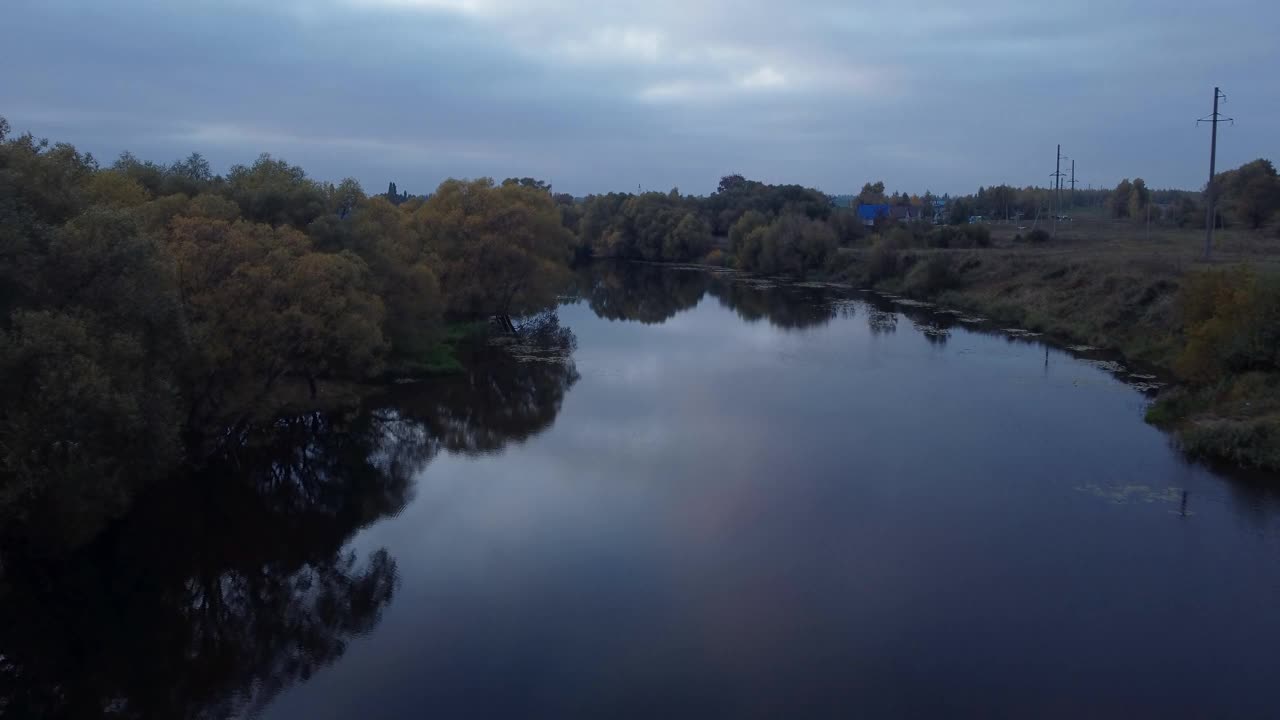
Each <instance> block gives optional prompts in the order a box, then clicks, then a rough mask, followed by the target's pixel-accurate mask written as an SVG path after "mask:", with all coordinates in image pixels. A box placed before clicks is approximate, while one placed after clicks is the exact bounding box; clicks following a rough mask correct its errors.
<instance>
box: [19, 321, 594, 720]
mask: <svg viewBox="0 0 1280 720" xmlns="http://www.w3.org/2000/svg"><path fill="white" fill-rule="evenodd" d="M559 337H560V338H561V340H562V341H564V340H566V339H567V340H568V341H571V340H572V336H571V334H568V333H566V332H563V331H560V332H559ZM561 349H562V350H563V349H564V348H561ZM548 357H551V358H552V359H547V360H544V361H529V360H527V359H526V361H524V362H522V361H520V360H518V359H516V357H514V356H513V354H512V353H510V352H507V351H506V350H504V349H502V348H492V347H479V348H475V349H474V350H472V351H471V354H470V357H469V368H470V369H469V370H468V372H466V373H465V374H463V375H462V376H460V377H457V378H451V379H450V380H448V381H447V382H438V383H437V382H432V383H422V384H418V385H407V386H400V387H398V388H397V389H396V390H395V391H394V392H392V393H388V394H387V395H385V396H383V397H381V398H378V399H376V400H375V401H374V402H372V403H371V405H372V407H371V408H369V409H367V410H363V411H349V412H316V413H311V414H307V415H303V416H300V417H294V418H286V419H280V420H277V421H274V422H270V423H265V424H262V425H257V426H252V427H247V428H245V429H243V430H242V431H240V432H238V433H236V434H235V435H233V436H231V437H228V438H227V441H226V442H225V443H224V446H223V447H222V449H221V450H220V451H219V452H218V453H217V454H216V456H215V457H213V458H212V459H211V460H210V461H209V462H207V463H206V464H204V466H203V467H201V468H198V469H196V468H192V469H188V470H187V471H185V472H184V473H183V474H182V476H181V477H176V478H174V479H173V480H172V481H170V482H165V483H161V484H158V485H155V486H153V487H150V488H148V489H146V490H144V491H143V492H142V494H140V495H139V496H138V497H137V498H136V499H135V502H134V504H133V507H132V508H131V510H130V511H129V512H128V513H126V514H125V515H124V516H123V517H122V518H121V519H119V520H118V521H115V522H114V523H112V524H111V525H109V526H108V527H107V529H106V530H105V531H103V532H102V533H101V534H100V535H98V536H97V537H96V538H94V539H93V540H92V541H90V542H88V543H86V544H83V545H81V546H79V547H77V548H75V549H73V550H69V551H67V550H58V551H52V550H49V549H47V548H48V547H50V546H47V545H44V544H39V543H33V542H29V541H27V542H24V541H21V540H20V539H17V538H15V539H12V541H9V540H7V541H6V543H5V545H4V549H3V552H2V553H0V568H2V570H3V573H2V574H0V715H3V716H5V717H44V718H55V717H96V716H100V715H108V716H111V717H123V718H205V717H208V718H224V717H230V716H236V715H253V714H254V713H255V712H256V711H257V710H258V709H260V708H262V707H263V706H265V704H266V703H267V702H269V701H270V700H271V699H272V698H273V697H274V696H275V695H276V694H278V693H279V692H280V691H281V690H282V689H284V688H286V687H288V686H290V685H292V684H295V683H298V682H300V681H305V680H307V679H308V678H310V677H311V676H312V675H313V674H314V673H315V672H316V671H317V670H318V669H320V668H322V667H324V666H326V665H329V664H331V663H333V662H334V661H335V660H337V659H338V658H339V657H341V656H342V655H343V653H344V651H345V650H346V648H347V644H348V643H349V642H350V640H351V639H352V638H355V637H358V636H360V635H363V634H365V633H368V632H369V631H370V630H371V629H372V628H373V627H374V626H376V625H377V624H378V622H379V619H380V618H381V615H382V613H383V611H384V609H385V608H386V607H387V606H388V604H389V603H390V602H391V601H392V599H393V597H394V596H395V593H396V588H397V585H398V582H397V566H396V562H395V560H394V559H393V558H392V557H391V555H390V553H388V551H387V550H386V549H376V550H373V551H372V552H368V553H362V554H357V553H356V552H354V551H352V550H351V549H350V548H348V547H347V545H348V543H349V541H350V539H351V538H352V536H353V535H354V534H355V533H356V532H358V531H359V530H361V529H362V528H365V527H367V526H369V525H371V524H373V523H375V522H377V521H379V520H381V519H383V518H386V517H389V516H393V515H396V514H398V513H399V512H400V511H401V510H402V509H403V508H404V507H405V505H406V503H407V502H409V500H410V499H411V497H412V495H413V487H414V482H415V477H416V476H417V474H418V473H419V472H420V471H421V470H422V469H423V468H424V467H425V466H426V465H427V464H428V462H430V460H431V459H432V458H433V457H434V456H435V455H436V454H437V453H439V452H440V451H442V450H446V451H455V452H465V453H492V452H497V451H499V450H501V449H502V448H503V446H504V445H505V444H506V443H509V442H512V441H516V442H520V441H523V440H526V439H528V438H529V437H531V436H533V435H535V434H537V433H539V432H541V431H543V430H545V429H546V428H547V427H549V426H550V425H551V423H552V422H553V421H554V419H555V416H556V414H557V413H558V411H559V408H560V404H561V402H562V401H563V398H564V395H565V393H566V391H567V390H568V389H569V387H571V386H572V384H573V383H574V381H575V380H576V379H577V372H576V370H575V369H574V367H573V364H572V361H571V360H570V359H568V357H567V356H566V354H565V353H563V352H562V353H559V354H555V353H552V354H551V355H549V356H548Z"/></svg>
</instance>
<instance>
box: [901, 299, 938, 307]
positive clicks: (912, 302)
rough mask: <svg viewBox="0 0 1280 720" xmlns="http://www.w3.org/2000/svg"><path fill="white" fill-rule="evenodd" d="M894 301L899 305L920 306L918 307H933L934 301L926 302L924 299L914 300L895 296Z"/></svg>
mask: <svg viewBox="0 0 1280 720" xmlns="http://www.w3.org/2000/svg"><path fill="white" fill-rule="evenodd" d="M893 301H894V302H895V303H897V304H899V305H906V306H907V307H918V308H931V307H933V303H927V302H924V301H923V300H912V299H911V298H894V299H893Z"/></svg>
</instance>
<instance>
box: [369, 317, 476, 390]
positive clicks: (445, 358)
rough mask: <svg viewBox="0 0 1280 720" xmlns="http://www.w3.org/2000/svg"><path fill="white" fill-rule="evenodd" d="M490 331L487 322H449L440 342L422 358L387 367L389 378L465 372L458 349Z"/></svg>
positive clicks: (420, 356) (402, 360) (400, 360)
mask: <svg viewBox="0 0 1280 720" xmlns="http://www.w3.org/2000/svg"><path fill="white" fill-rule="evenodd" d="M488 331H489V324H488V323H487V322H485V321H475V322H451V323H448V324H446V325H445V328H444V334H443V336H442V337H441V339H440V341H439V342H437V343H434V344H433V345H432V346H431V348H430V350H428V351H427V352H426V353H423V354H421V355H419V356H415V357H408V358H399V359H396V360H394V361H393V362H391V363H389V364H388V368H387V373H386V375H387V377H388V378H404V377H415V378H416V377H425V376H432V375H451V374H453V373H459V372H462V369H463V367H462V362H461V360H459V359H458V349H459V347H461V346H462V345H463V344H465V343H467V342H470V341H472V340H474V339H475V338H477V337H482V336H483V335H485V334H486V333H487V332H488Z"/></svg>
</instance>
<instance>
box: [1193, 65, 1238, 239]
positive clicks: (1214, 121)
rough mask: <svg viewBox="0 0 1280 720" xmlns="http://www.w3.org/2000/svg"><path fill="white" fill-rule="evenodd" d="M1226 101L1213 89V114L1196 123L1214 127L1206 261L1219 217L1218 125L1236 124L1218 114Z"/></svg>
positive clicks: (1208, 196)
mask: <svg viewBox="0 0 1280 720" xmlns="http://www.w3.org/2000/svg"><path fill="white" fill-rule="evenodd" d="M1226 99H1227V95H1226V93H1224V92H1222V90H1220V89H1218V88H1216V87H1215V88H1214V89H1213V114H1212V115H1210V116H1209V117H1203V118H1200V119H1199V120H1197V121H1196V124H1197V125H1199V124H1200V123H1202V122H1207V123H1209V124H1210V125H1211V126H1212V127H1213V130H1212V133H1211V134H1210V136H1209V184H1208V185H1207V186H1205V191H1204V192H1205V205H1207V206H1208V209H1207V210H1206V211H1205V220H1204V259H1205V260H1208V259H1209V254H1210V253H1211V252H1212V251H1213V226H1214V224H1215V223H1216V221H1217V217H1218V216H1217V213H1215V212H1214V203H1215V202H1216V201H1217V197H1215V195H1216V193H1215V192H1214V191H1215V190H1216V189H1217V188H1215V187H1214V186H1213V177H1214V175H1215V174H1217V162H1218V123H1219V122H1229V123H1231V124H1232V125H1235V124H1236V121H1235V119H1233V118H1224V117H1222V115H1221V113H1219V112H1218V101H1219V100H1226Z"/></svg>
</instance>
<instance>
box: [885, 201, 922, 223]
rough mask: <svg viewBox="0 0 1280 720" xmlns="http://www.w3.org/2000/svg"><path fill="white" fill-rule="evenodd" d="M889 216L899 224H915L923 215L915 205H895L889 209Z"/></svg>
mask: <svg viewBox="0 0 1280 720" xmlns="http://www.w3.org/2000/svg"><path fill="white" fill-rule="evenodd" d="M889 216H890V217H892V218H893V219H894V220H897V221H898V222H915V221H916V220H919V219H920V217H921V213H920V208H918V207H916V206H914V205H894V206H893V207H891V208H889Z"/></svg>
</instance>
